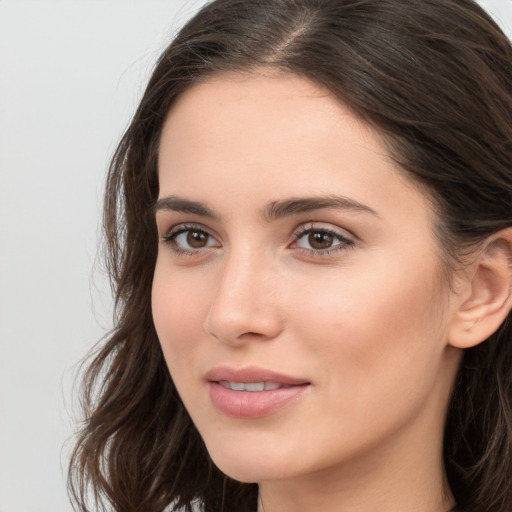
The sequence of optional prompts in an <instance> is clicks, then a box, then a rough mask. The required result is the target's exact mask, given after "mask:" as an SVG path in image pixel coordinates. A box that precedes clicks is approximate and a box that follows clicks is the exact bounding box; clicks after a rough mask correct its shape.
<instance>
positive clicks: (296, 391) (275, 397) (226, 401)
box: [209, 382, 309, 419]
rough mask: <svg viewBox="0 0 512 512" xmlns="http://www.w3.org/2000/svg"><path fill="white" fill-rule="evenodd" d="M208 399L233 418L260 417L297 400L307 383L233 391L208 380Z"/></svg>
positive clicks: (307, 385)
mask: <svg viewBox="0 0 512 512" xmlns="http://www.w3.org/2000/svg"><path fill="white" fill-rule="evenodd" d="M209 387H210V399H211V401H212V402H213V405H214V406H215V407H216V408H217V409H218V410H219V411H220V412H222V413H223V414H225V415H226V416H231V417H233V418H251V419H252V418H261V417H263V416H268V415H269V414H272V413H274V412H276V411H278V410H279V409H281V408H282V407H284V406H285V405H287V404H289V403H290V402H293V401H294V400H297V399H298V398H299V397H300V396H301V395H302V393H304V391H305V390H306V389H307V388H308V387H309V384H303V385H298V386H290V387H284V388H279V389H273V390H268V391H233V390H231V389H227V388H225V387H224V386H221V385H220V384H219V383H218V382H210V383H209Z"/></svg>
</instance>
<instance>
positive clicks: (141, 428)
mask: <svg viewBox="0 0 512 512" xmlns="http://www.w3.org/2000/svg"><path fill="white" fill-rule="evenodd" d="M262 67H263V68H273V69H278V70H280V71H285V72H289V73H294V74H296V75H300V76H303V77H308V78H309V79H311V80H313V81H314V82H316V83H318V84H321V85H322V86H324V87H327V88H328V89H329V90H330V91H331V92H332V93H333V94H335V95H336V96H337V97H338V98H339V99H340V101H342V102H343V103H344V104H345V105H347V106H348V107H349V108H350V109H351V110H352V111H353V112H354V113H355V114H356V115H357V116H359V117H360V118H361V119H362V120H363V121H365V122H366V123H368V124H369V125H371V126H373V127H374V128H375V129H376V130H377V131H378V132H379V133H381V134H382V135H383V137H384V139H385V140H386V142H387V144H388V146H389V152H390V154H391V155H392V157H393V158H394V159H395V160H396V162H397V163H398V164H399V166H400V167H401V168H402V169H403V170H404V172H405V173H406V175H408V176H409V177H410V178H411V179H412V180H414V181H416V182H418V183H420V184H421V186H423V187H424V190H425V191H426V192H427V194H428V195H429V196H430V198H431V200H432V202H433V204H434V206H435V210H436V213H437V218H438V225H437V236H438V237H439V240H440V242H441V246H442V247H443V248H444V256H445V261H446V262H447V263H448V264H449V265H452V264H453V263H454V262H455V261H456V258H457V255H458V254H460V251H462V250H463V248H464V247H466V246H467V244H474V243H478V242H479V241H482V240H484V239H485V238H486V237H488V236H489V235H491V234H492V233H495V232H497V231H498V230H501V229H503V228H506V227H508V226H512V48H511V45H510V42H509V40H508V39H507V37H506V36H505V35H504V34H503V33H502V31H501V30H500V29H499V27H498V26H497V25H496V24H495V23H494V22H493V21H492V19H491V18H490V17H489V16H488V15H487V14H486V13H485V12H484V11H483V10H482V9H481V8H480V7H479V6H478V5H477V4H476V3H475V2H474V1H472V0H407V1H404V0H216V1H213V2H211V3H208V4H207V5H206V6H204V7H203V8H202V9H201V10H200V11H199V12H198V14H197V15H195V16H194V17H193V18H192V19H191V20H190V21H189V22H188V23H187V24H186V25H185V26H184V27H183V28H182V29H181V31H180V32H179V33H178V34H177V36H176V37H175V38H174V40H173V41H172V42H171V44H170V45H169V46H168V47H167V48H166V49H165V51H164V52H163V54H162V55H161V57H160V59H159V60H158V62H157V64H156V67H155V68H154V71H153V74H152V76H151V78H150V80H149V84H148V86H147V88H146V90H145V93H144V95H143V98H142V100H141V101H140V104H139V107H138V109H137V111H136V113H135V115H134V117H133V120H132V122H131V124H130V126H129V128H128V129H127V131H126V133H125V134H124V136H123V137H122V139H121V141H120V143H119V146H118V147H117V150H116V152H115V155H114V157H113V159H112V162H111V166H110V169H109V173H108V178H107V185H106V195H105V206H104V233H105V258H106V263H107V269H108V272H109V275H110V278H111V282H112V286H113V289H114V291H115V304H116V309H115V311H116V313H115V324H114V328H113V330H112V332H111V333H110V334H109V336H108V337H107V338H106V339H105V340H103V342H102V343H101V345H100V346H99V348H98V349H97V350H96V352H95V354H94V355H93V357H92V359H91V360H90V361H89V364H88V367H87V369H86V371H85V373H84V376H83V393H82V395H81V396H82V405H83V410H84V421H83V426H82V429H81V431H80V433H79V435H78V438H77V443H76V446H75V449H74V452H73V455H72V459H71V462H70V465H69V490H70V495H71V498H72V500H73V503H74V507H75V510H77V511H81V512H87V511H91V510H95V511H100V510H114V511H117V512H162V511H163V510H164V509H165V508H166V507H169V506H171V507H175V508H176V509H178V508H180V509H183V510H184V511H188V512H191V511H192V510H193V509H194V507H195V506H200V507H202V508H203V509H204V510H205V511H207V512H245V511H247V512H249V511H251V512H254V511H255V510H256V498H257V487H256V484H242V483H239V482H236V481H234V480H231V479H230V478H228V477H226V476H225V475H223V474H222V473H221V472H220V470H219V469H217V468H216V467H215V465H214V464H213V463H212V461H211V459H210V457H209V455H208V453H207V451H206V448H205V446H204V444H203V441H202V440H201V437H200V435H199V433H198V432H197V430H196V428H195V427H194V425H193V424H192V422H191V420H190V417H189V416H188V414H187V411H186V410H185V408H184V406H183V404H182V402H181V400H180V398H179V396H178V394H177V392H176V389H175V387H174V384H173V382H172V380H171V378H170V376H169V372H168V370H167V367H166V364H165V361H164V358H163V355H162V351H161V349H160V345H159V342H158V339H157V336H156V333H155V328H154V326H153V321H152V315H151V300H150V294H151V286H152V278H153V270H154V266H155V261H156V253H157V233H156V228H155V223H154V218H153V217H152V215H151V209H152V206H153V204H154V202H155V200H156V198H157V195H158V178H157V154H158V147H159V139H160V134H161V130H162V125H163V123H164V121H165V119H166V116H167V114H168V112H169V109H170V108H171V106H172V105H173V102H174V101H175V100H176V98H177V97H178V96H179V95H180V94H181V93H182V92H183V91H185V90H186V89H187V88H189V87H191V86H192V85H193V84H195V83H197V82H200V81H204V80H207V79H208V77H210V76H212V75H214V74H220V73H224V72H233V71H234V72H237V71H251V70H256V69H258V68H262ZM444 460H445V466H446V471H447V475H448V479H449V484H450V486H451V489H452V492H453V494H454V496H455V499H456V501H457V505H458V507H460V508H461V509H463V510H464V511H465V512H510V511H511V510H512V319H511V315H510V314H509V316H508V318H507V319H506V321H505V322H504V323H503V325H501V327H500V328H499V330H498V331H497V332H496V333H495V334H493V335H492V336H491V337H490V338H489V339H488V340H487V341H485V342H484V343H482V344H480V345H479V346H477V347H475V348H471V349H468V350H466V351H465V354H464V357H463V361H462V363H461V367H460V369H459V373H458V376H457V379H456V383H455V387H454V390H453V395H452V398H451V402H450V405H449V410H448V417H447V423H446V428H445V442H444Z"/></svg>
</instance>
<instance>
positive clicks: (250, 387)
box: [219, 380, 286, 391]
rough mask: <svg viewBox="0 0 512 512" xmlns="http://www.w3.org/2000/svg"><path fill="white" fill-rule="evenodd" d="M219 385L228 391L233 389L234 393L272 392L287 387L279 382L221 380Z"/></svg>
mask: <svg viewBox="0 0 512 512" xmlns="http://www.w3.org/2000/svg"><path fill="white" fill-rule="evenodd" d="M219 384H220V385H221V386H222V387H224V388H226V389H231V390H232V391H270V390H273V389H279V388H281V387H286V386H284V385H281V384H279V383H278V382H230V381H227V380H221V381H220V382H219Z"/></svg>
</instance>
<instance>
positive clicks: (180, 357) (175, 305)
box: [151, 262, 210, 376]
mask: <svg viewBox="0 0 512 512" xmlns="http://www.w3.org/2000/svg"><path fill="white" fill-rule="evenodd" d="M209 300H210V297H209V292H208V288H207V287H206V286H205V283H204V282H202V281H201V279H198V278H197V276H196V277H194V276H193V275H188V274H187V272H176V271H175V272H170V271H169V270H167V269H166V268H165V265H164V264H162V263H161V262H157V265H156V268H155V276H154V280H153V289H152V297H151V301H152V304H151V307H152V312H153V321H154V324H155V328H156V332H157V334H158V338H159V340H160V343H161V345H162V350H163V352H164V356H165V359H166V361H167V365H168V366H169V370H170V371H171V374H173V376H174V373H175V371H177V370H178V369H179V368H183V367H185V366H189V367H190V365H191V364H192V360H193V354H194V347H195V345H196V344H197V341H198V334H197V333H198V329H202V325H203V323H204V319H205V315H206V314H207V311H208V307H209Z"/></svg>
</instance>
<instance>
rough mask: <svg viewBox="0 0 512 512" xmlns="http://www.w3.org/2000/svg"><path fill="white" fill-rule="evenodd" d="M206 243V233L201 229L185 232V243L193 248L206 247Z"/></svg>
mask: <svg viewBox="0 0 512 512" xmlns="http://www.w3.org/2000/svg"><path fill="white" fill-rule="evenodd" d="M207 243H208V235H207V234H206V233H202V232H201V231H189V232H188V233H187V244H188V245H189V246H190V247H193V248H194V249H200V248H201V247H206V245H207Z"/></svg>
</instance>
